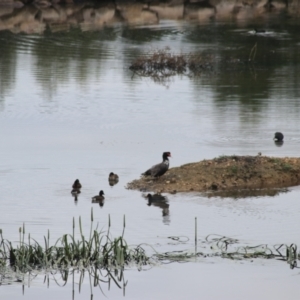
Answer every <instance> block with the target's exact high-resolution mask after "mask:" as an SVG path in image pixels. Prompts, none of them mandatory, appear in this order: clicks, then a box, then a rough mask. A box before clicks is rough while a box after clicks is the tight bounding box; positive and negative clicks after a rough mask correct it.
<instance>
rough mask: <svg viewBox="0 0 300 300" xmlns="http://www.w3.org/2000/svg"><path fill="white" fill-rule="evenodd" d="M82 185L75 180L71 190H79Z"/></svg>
mask: <svg viewBox="0 0 300 300" xmlns="http://www.w3.org/2000/svg"><path fill="white" fill-rule="evenodd" d="M81 187H82V185H81V183H80V182H79V179H76V180H75V181H74V183H73V185H72V188H73V189H81Z"/></svg>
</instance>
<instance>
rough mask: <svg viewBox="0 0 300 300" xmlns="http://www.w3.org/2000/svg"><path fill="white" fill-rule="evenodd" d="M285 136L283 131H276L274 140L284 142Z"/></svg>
mask: <svg viewBox="0 0 300 300" xmlns="http://www.w3.org/2000/svg"><path fill="white" fill-rule="evenodd" d="M283 138H284V136H283V134H282V133H281V132H275V135H274V138H273V140H274V141H275V142H283Z"/></svg>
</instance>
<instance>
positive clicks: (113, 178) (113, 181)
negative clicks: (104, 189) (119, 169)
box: [108, 172, 119, 186]
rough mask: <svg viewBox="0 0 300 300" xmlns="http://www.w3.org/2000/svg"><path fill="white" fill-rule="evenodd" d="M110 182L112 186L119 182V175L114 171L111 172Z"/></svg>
mask: <svg viewBox="0 0 300 300" xmlns="http://www.w3.org/2000/svg"><path fill="white" fill-rule="evenodd" d="M108 182H109V185H110V186H114V185H115V184H117V183H118V182H119V176H118V175H117V174H115V173H113V172H110V173H109V176H108Z"/></svg>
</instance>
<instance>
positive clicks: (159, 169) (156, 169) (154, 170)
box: [142, 152, 171, 177]
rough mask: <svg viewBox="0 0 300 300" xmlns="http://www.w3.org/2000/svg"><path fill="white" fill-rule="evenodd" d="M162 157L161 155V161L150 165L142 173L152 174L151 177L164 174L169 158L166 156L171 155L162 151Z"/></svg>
mask: <svg viewBox="0 0 300 300" xmlns="http://www.w3.org/2000/svg"><path fill="white" fill-rule="evenodd" d="M162 157H163V161H162V162H161V163H160V164H157V165H154V166H153V167H151V168H150V169H149V170H147V171H146V172H145V173H143V174H142V175H145V176H153V177H160V176H162V175H164V174H165V173H166V172H167V171H168V169H169V158H168V157H171V153H170V152H164V153H163V155H162Z"/></svg>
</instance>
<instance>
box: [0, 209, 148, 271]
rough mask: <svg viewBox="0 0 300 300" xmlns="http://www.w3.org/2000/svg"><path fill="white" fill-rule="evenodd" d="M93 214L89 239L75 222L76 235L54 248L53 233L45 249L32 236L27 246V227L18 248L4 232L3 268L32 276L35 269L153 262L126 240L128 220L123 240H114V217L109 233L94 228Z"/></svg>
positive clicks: (1, 246) (0, 263)
mask: <svg viewBox="0 0 300 300" xmlns="http://www.w3.org/2000/svg"><path fill="white" fill-rule="evenodd" d="M93 222H94V218H93V210H92V211H91V227H90V233H89V235H88V236H89V238H88V239H87V238H86V237H85V235H84V232H83V229H82V223H81V217H79V222H78V223H79V233H80V238H79V239H76V237H75V220H74V218H73V233H72V234H64V235H63V236H62V237H61V238H59V239H58V240H57V241H56V242H55V243H54V245H50V231H49V230H48V234H47V237H44V242H45V246H44V247H42V246H41V245H40V244H39V243H38V242H37V241H36V240H34V239H33V238H31V236H30V234H29V235H28V242H27V243H26V242H25V224H23V227H20V228H19V242H18V244H17V245H16V246H14V245H13V243H12V242H10V241H8V240H5V239H4V238H3V236H2V230H0V238H1V240H0V266H6V265H9V266H10V267H13V269H14V270H20V271H22V272H28V271H31V270H34V269H61V270H64V269H69V268H79V269H84V268H88V267H90V266H95V267H97V268H99V269H102V268H106V269H110V268H114V269H115V268H123V267H124V266H125V265H128V264H129V263H135V264H137V265H144V264H147V263H148V262H149V258H148V257H147V256H146V254H145V251H143V249H142V248H141V247H140V246H137V247H135V248H130V247H129V246H128V245H127V243H126V241H125V239H124V233H125V216H124V222H123V232H122V236H120V237H118V238H114V239H113V238H111V236H110V233H109V230H110V225H111V222H110V217H109V227H108V231H107V233H105V232H104V231H101V230H100V231H99V230H98V229H97V226H96V228H94V226H93Z"/></svg>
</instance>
